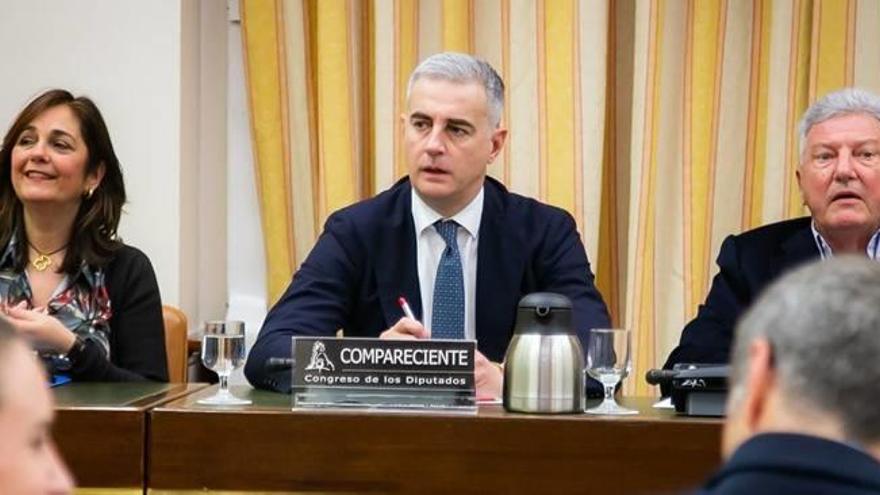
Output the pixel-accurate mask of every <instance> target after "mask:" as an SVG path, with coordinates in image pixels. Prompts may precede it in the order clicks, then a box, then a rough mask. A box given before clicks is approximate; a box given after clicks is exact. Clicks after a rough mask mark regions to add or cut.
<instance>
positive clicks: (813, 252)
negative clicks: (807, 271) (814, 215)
mask: <svg viewBox="0 0 880 495" xmlns="http://www.w3.org/2000/svg"><path fill="white" fill-rule="evenodd" d="M818 257H819V248H818V247H816V240H815V239H813V231H812V229H811V228H810V222H809V221H806V222H804V224H803V225H802V226H801V228H798V229H797V230H795V231H794V232H793V233H792V235H791V236H790V237H789V238H788V239H786V240H785V242H783V243H782V247H781V250H780V253H779V256H778V257H777V260H776V263H774V266H775V267H776V273H777V274H780V273H783V272H785V271H787V270H789V269H790V268H792V267H795V266H797V265H800V264H802V263H804V262H806V261H809V260H812V259H814V258H818Z"/></svg>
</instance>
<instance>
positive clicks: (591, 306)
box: [245, 178, 609, 392]
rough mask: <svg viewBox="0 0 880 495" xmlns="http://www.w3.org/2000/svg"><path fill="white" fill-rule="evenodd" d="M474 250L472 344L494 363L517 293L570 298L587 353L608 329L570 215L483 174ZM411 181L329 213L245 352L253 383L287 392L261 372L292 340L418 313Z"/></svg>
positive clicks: (285, 375)
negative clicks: (405, 309) (593, 333)
mask: <svg viewBox="0 0 880 495" xmlns="http://www.w3.org/2000/svg"><path fill="white" fill-rule="evenodd" d="M484 191H485V194H484V203H483V216H482V219H481V221H480V229H479V238H478V247H477V279H476V291H475V292H476V303H475V304H476V306H475V308H476V336H477V347H478V349H479V350H480V352H482V353H483V354H484V355H485V356H486V357H488V358H489V359H490V360H493V361H496V362H500V361H501V360H503V358H504V353H505V351H506V349H507V344H508V342H509V341H510V338H511V335H512V331H513V326H514V320H515V317H516V307H517V303H518V302H519V300H520V298H521V297H522V296H524V295H525V294H528V293H530V292H537V291H550V292H558V293H561V294H564V295H566V296H568V297H569V298H570V299H571V300H572V303H573V307H574V311H573V316H574V318H573V320H574V324H575V329H576V330H577V331H578V334H579V336H580V337H581V342H582V344H583V345H584V349H586V334H587V332H588V330H589V329H590V328H596V327H606V326H608V325H609V319H608V312H607V309H606V307H605V303H604V302H603V301H602V297H601V295H600V294H599V292H598V291H597V290H596V288H595V286H594V285H593V275H592V272H591V271H590V265H589V262H588V261H587V256H586V252H585V250H584V246H583V244H582V243H581V240H580V237H579V236H578V234H577V230H576V226H575V222H574V219H572V217H571V215H569V214H568V213H566V212H565V211H564V210H561V209H559V208H554V207H552V206H548V205H545V204H542V203H539V202H538V201H535V200H533V199H530V198H526V197H523V196H519V195H517V194H513V193H510V192H508V191H507V190H506V189H505V188H504V186H502V185H501V184H500V183H499V182H497V181H495V180H493V179H491V178H487V179H486V181H485V186H484ZM411 195H412V189H411V186H410V183H409V180H408V179H406V178H404V179H402V180H400V181H398V182H397V183H396V184H395V185H394V186H392V187H391V188H390V189H388V190H387V191H384V192H382V193H381V194H379V195H378V196H376V197H374V198H372V199H369V200H366V201H362V202H360V203H357V204H354V205H352V206H349V207H347V208H343V209H341V210H339V211H337V212H335V213H334V214H332V215H331V216H330V217H329V218H328V219H327V223H326V224H325V226H324V232H323V233H322V234H321V236H320V237H319V239H318V241H317V243H316V244H315V247H314V248H313V249H312V251H311V253H310V254H309V256H308V258H307V259H306V260H305V262H304V263H303V264H302V266H301V267H300V269H299V270H298V271H297V273H296V274H295V275H294V277H293V280H292V282H291V284H290V286H289V287H288V289H287V291H286V292H285V294H284V295H283V296H282V297H281V299H280V300H279V301H278V302H277V303H276V304H275V306H274V307H273V308H272V310H271V311H270V312H269V314H268V315H267V316H266V320H265V322H264V323H263V328H262V330H261V331H260V335H259V337H258V338H257V342H256V343H255V344H254V346H253V348H252V349H251V351H250V356H249V357H248V362H247V365H246V367H245V374H246V376H247V378H248V380H249V381H250V382H251V384H253V385H254V386H255V387H259V388H267V389H272V390H278V391H283V392H289V390H290V372H289V371H288V372H279V373H267V372H266V370H265V366H264V364H265V362H266V360H267V359H268V358H270V357H289V356H290V352H291V340H290V338H291V337H293V336H302V335H306V336H332V335H334V334H335V332H336V331H337V330H338V329H344V333H345V335H346V336H349V337H378V336H379V334H380V333H381V332H383V331H384V330H386V329H388V328H389V327H391V326H392V325H393V324H394V323H396V322H397V321H398V320H399V319H400V318H401V317H402V316H403V313H402V312H401V310H400V307H399V306H398V305H397V298H398V297H399V296H405V297H406V298H407V299H408V301H409V302H410V306H411V307H412V309H413V312H414V313H415V315H416V317H417V318H419V319H421V317H422V305H423V301H422V300H421V291H420V289H419V277H418V268H417V260H416V233H415V226H414V223H413V219H412V209H411V203H410V199H411Z"/></svg>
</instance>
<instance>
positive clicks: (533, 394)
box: [504, 292, 584, 413]
mask: <svg viewBox="0 0 880 495" xmlns="http://www.w3.org/2000/svg"><path fill="white" fill-rule="evenodd" d="M504 408H505V409H507V410H508V411H516V412H525V413H580V412H583V411H584V354H583V348H582V347H581V344H580V341H579V340H578V337H577V334H576V333H575V331H574V328H573V326H572V311H571V301H570V300H569V299H568V298H567V297H565V296H563V295H561V294H554V293H550V292H536V293H533V294H528V295H526V296H525V297H523V298H522V299H521V300H520V302H519V306H518V307H517V315H516V326H515V327H514V335H513V339H512V340H511V341H510V346H509V347H508V348H507V354H506V355H505V358H504Z"/></svg>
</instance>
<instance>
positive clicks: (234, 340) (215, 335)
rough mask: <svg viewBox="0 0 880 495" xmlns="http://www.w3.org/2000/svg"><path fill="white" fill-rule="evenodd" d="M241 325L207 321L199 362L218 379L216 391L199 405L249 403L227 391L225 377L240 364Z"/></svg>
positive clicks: (241, 345)
mask: <svg viewBox="0 0 880 495" xmlns="http://www.w3.org/2000/svg"><path fill="white" fill-rule="evenodd" d="M244 356H245V352H244V322H243V321H207V322H205V334H204V336H203V337H202V363H203V364H204V365H205V367H206V368H208V369H209V370H211V371H213V372H215V373H217V376H219V377H220V389H219V390H217V393H216V394H214V395H213V396H211V397H206V398H204V399H201V400H199V401H198V402H199V404H209V405H214V406H238V405H245V404H250V403H251V401H249V400H247V399H239V398H238V397H235V396H234V395H232V393H231V392H230V391H229V375H230V374H231V373H232V372H233V371H234V370H237V369H238V368H241V366H242V365H243V364H244Z"/></svg>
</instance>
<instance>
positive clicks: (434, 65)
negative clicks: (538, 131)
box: [406, 52, 504, 127]
mask: <svg viewBox="0 0 880 495" xmlns="http://www.w3.org/2000/svg"><path fill="white" fill-rule="evenodd" d="M420 79H439V80H443V81H451V82H455V83H461V84H465V83H478V84H480V85H482V86H483V89H484V90H485V91H486V101H487V104H488V106H489V123H490V124H491V125H492V126H493V127H498V126H499V125H500V123H501V113H502V112H503V110H504V81H503V80H502V79H501V76H499V75H498V73H497V72H496V71H495V69H493V68H492V66H491V65H489V63H488V62H486V61H485V60H481V59H479V58H476V57H474V56H473V55H468V54H465V53H455V52H443V53H437V54H434V55H431V56H430V57H428V58H426V59H425V60H422V61H421V62H420V63H419V65H417V66H416V68H415V70H413V72H412V74H410V76H409V84H407V88H406V97H407V100H408V99H409V96H410V94H411V93H412V89H413V86H414V85H415V83H416V82H417V81H418V80H420Z"/></svg>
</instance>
